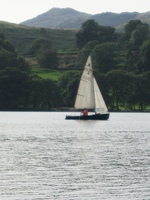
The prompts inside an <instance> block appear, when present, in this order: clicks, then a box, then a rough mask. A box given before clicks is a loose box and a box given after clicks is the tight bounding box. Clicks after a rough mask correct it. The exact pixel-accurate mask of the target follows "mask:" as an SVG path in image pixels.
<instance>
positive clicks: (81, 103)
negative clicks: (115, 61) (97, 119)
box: [74, 56, 95, 109]
mask: <svg viewBox="0 0 150 200" xmlns="http://www.w3.org/2000/svg"><path fill="white" fill-rule="evenodd" d="M93 97H94V83H93V70H92V62H91V56H89V57H88V59H87V62H86V64H85V67H84V71H83V74H82V76H81V80H80V84H79V89H78V92H77V97H76V101H75V106H74V107H75V108H76V109H84V108H87V109H93V108H94V107H95V102H94V98H93Z"/></svg>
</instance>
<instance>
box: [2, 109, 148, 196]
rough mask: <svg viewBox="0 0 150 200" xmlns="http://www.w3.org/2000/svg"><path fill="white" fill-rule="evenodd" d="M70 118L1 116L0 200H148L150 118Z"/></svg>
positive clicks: (56, 114)
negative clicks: (96, 119) (94, 119)
mask: <svg viewBox="0 0 150 200" xmlns="http://www.w3.org/2000/svg"><path fill="white" fill-rule="evenodd" d="M66 114H68V113H65V112H62V113H61V112H60V113H59V112H0V199H2V200H104V199H107V200H149V199H150V113H111V114H110V119H109V120H108V121H72V120H65V115H66ZM73 114H74V113H73Z"/></svg>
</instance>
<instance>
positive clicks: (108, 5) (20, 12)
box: [0, 0, 150, 23]
mask: <svg viewBox="0 0 150 200" xmlns="http://www.w3.org/2000/svg"><path fill="white" fill-rule="evenodd" d="M53 7H58V8H66V7H70V8H73V9H75V10H78V11H81V12H86V13H89V14H97V13H102V12H116V13H120V12H126V11H128V12H134V11H137V12H147V11H150V0H87V1H86V0H0V21H7V22H13V23H20V22H22V21H25V20H27V19H31V18H33V17H36V16H37V15H39V14H42V13H44V12H46V11H48V10H50V9H51V8H53Z"/></svg>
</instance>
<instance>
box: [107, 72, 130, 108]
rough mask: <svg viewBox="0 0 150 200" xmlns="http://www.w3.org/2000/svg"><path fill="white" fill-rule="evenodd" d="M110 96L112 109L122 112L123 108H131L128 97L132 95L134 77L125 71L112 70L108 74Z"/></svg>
mask: <svg viewBox="0 0 150 200" xmlns="http://www.w3.org/2000/svg"><path fill="white" fill-rule="evenodd" d="M106 79H107V83H108V94H109V96H110V108H111V109H112V110H120V108H121V107H129V105H126V104H127V103H128V96H130V94H132V89H133V87H132V79H133V75H132V74H131V73H128V72H126V71H123V70H112V71H109V72H108V73H107V74H106Z"/></svg>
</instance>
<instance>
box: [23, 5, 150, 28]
mask: <svg viewBox="0 0 150 200" xmlns="http://www.w3.org/2000/svg"><path fill="white" fill-rule="evenodd" d="M89 19H94V20H95V21H97V22H98V23H99V24H100V25H103V26H114V27H116V26H120V25H123V24H127V23H128V22H129V21H130V20H137V19H138V20H141V21H143V22H146V23H148V24H150V11H149V12H145V13H139V12H122V13H113V12H104V13H100V14H95V15H92V14H88V13H84V12H79V11H77V10H75V9H73V8H52V9H50V10H48V11H47V12H45V13H43V14H40V15H38V16H36V17H34V18H32V19H29V20H26V21H24V22H21V23H20V24H21V25H26V26H31V27H37V28H51V29H62V28H64V29H79V28H81V25H82V23H83V22H84V21H86V20H89Z"/></svg>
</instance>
